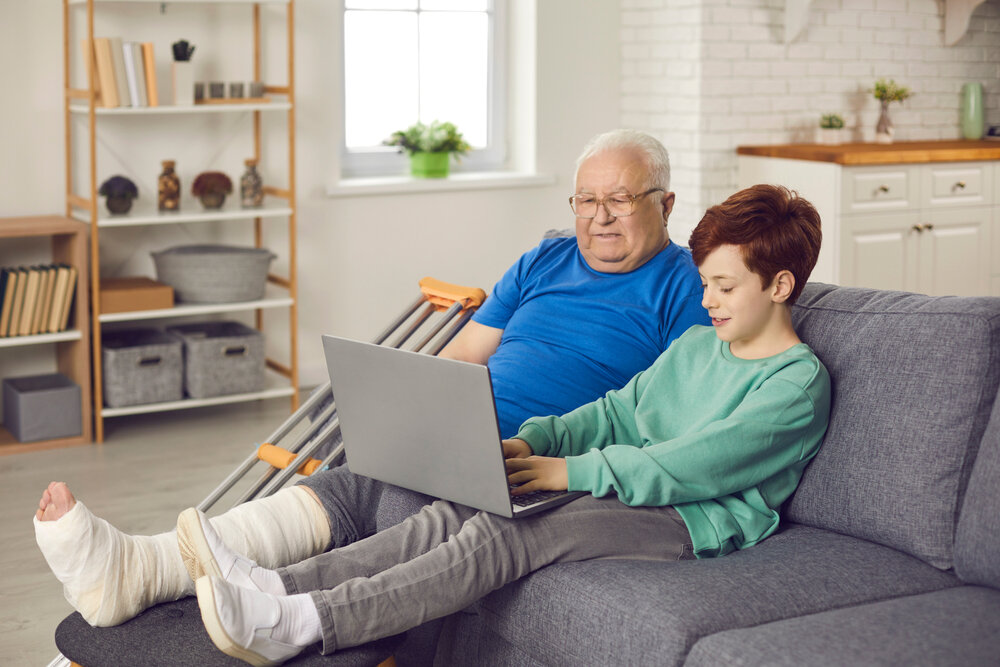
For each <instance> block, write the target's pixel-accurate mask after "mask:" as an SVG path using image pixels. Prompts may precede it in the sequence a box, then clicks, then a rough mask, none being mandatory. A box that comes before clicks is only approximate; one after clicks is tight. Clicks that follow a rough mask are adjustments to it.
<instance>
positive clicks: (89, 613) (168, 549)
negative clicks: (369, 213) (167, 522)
mask: <svg viewBox="0 0 1000 667" xmlns="http://www.w3.org/2000/svg"><path fill="white" fill-rule="evenodd" d="M46 500H48V501H49V502H46ZM67 507H68V509H67ZM34 523H35V540H36V541H37V542H38V546H39V548H40V549H41V550H42V555H43V556H44V557H45V561H46V562H47V563H48V564H49V567H50V568H51V569H52V573H53V574H55V575H56V578H57V579H59V581H61V582H62V584H63V594H64V595H65V596H66V600H67V601H69V603H70V604H71V605H73V608H74V609H76V610H77V611H79V612H80V615H81V616H83V618H84V620H85V621H87V622H88V623H90V624H91V625H94V626H109V625H118V624H119V623H122V622H124V621H127V620H128V619H130V618H132V617H133V616H135V615H136V614H138V613H139V612H141V611H142V610H143V609H146V608H147V607H149V606H151V605H153V604H155V603H157V602H166V601H168V600H177V599H179V598H181V597H184V596H186V595H192V594H193V593H194V586H193V585H192V583H191V579H190V578H189V577H188V576H187V572H185V570H184V565H183V563H182V562H181V559H180V554H178V553H177V546H176V545H177V537H176V535H174V534H173V533H172V532H171V533H164V534H161V535H154V536H152V537H146V536H131V535H126V534H125V533H123V532H121V531H120V530H118V529H117V528H115V527H114V526H112V525H111V524H110V523H108V522H107V521H105V520H104V519H101V518H99V517H96V516H94V515H93V514H91V512H90V510H88V509H87V507H86V506H85V505H84V504H83V503H82V502H79V501H76V500H75V499H74V498H73V495H72V494H71V493H70V492H69V489H68V488H67V487H66V485H65V484H62V483H61V482H54V483H53V484H50V485H49V488H48V489H46V493H45V494H43V496H42V502H41V503H40V504H39V510H38V512H37V513H36V515H35V517H34Z"/></svg>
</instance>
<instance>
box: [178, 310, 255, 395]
mask: <svg viewBox="0 0 1000 667" xmlns="http://www.w3.org/2000/svg"><path fill="white" fill-rule="evenodd" d="M167 331H169V332H170V333H172V334H174V335H176V336H177V337H178V338H179V339H180V340H182V341H183V342H184V389H185V391H186V392H187V395H188V396H190V397H191V398H209V397H211V396H222V395H225V394H243V393H248V392H252V391H260V390H261V389H263V388H264V334H262V333H261V332H259V331H257V330H256V329H251V328H250V327H248V326H245V325H243V324H241V323H239V322H199V323H197V324H181V325H178V326H174V327H168V328H167Z"/></svg>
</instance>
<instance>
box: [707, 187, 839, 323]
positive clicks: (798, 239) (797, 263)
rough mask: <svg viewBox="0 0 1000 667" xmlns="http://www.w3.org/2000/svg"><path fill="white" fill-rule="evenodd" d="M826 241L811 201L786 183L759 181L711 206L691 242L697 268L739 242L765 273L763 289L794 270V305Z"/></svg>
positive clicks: (747, 259)
mask: <svg viewBox="0 0 1000 667" xmlns="http://www.w3.org/2000/svg"><path fill="white" fill-rule="evenodd" d="M822 240H823V234H822V232H821V231H820V220H819V213H817V212H816V209H815V207H813V205H812V204H810V203H809V202H808V201H806V200H805V199H802V198H801V197H799V196H798V194H797V193H795V192H793V191H791V190H789V189H788V188H786V187H783V186H781V185H754V186H751V187H749V188H746V189H745V190H740V191H739V192H737V193H736V194H734V195H732V196H731V197H729V199H727V200H726V201H724V202H722V203H721V204H717V205H715V206H713V207H711V208H710V209H708V210H707V211H706V212H705V215H704V217H702V219H701V222H699V223H698V226H697V227H695V229H694V231H693V232H691V238H690V239H689V241H688V245H689V246H690V247H691V256H692V258H693V259H694V263H695V264H696V265H698V266H701V263H702V262H704V261H705V258H706V257H708V255H709V253H711V252H712V251H713V250H715V249H716V248H718V247H719V246H722V245H735V246H739V247H740V252H741V254H742V255H743V263H744V264H746V267H747V268H748V269H749V270H750V271H752V272H753V273H756V274H757V275H758V276H760V281H761V285H762V286H763V287H767V286H768V285H769V284H770V283H771V281H772V280H774V277H775V276H776V275H778V272H779V271H783V270H787V271H790V272H791V274H792V275H793V276H795V289H793V290H792V294H791V296H789V298H788V301H787V303H788V305H791V304H793V303H795V300H796V299H797V298H798V297H799V294H800V293H801V292H802V288H803V287H805V285H806V280H808V279H809V274H810V273H812V270H813V267H814V266H816V260H817V258H818V257H819V246H820V242H821V241H822Z"/></svg>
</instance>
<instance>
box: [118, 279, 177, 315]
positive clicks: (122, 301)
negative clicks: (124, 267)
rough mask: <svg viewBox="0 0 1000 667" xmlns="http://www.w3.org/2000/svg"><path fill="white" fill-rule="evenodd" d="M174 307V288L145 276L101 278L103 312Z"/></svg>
mask: <svg viewBox="0 0 1000 667" xmlns="http://www.w3.org/2000/svg"><path fill="white" fill-rule="evenodd" d="M173 307H174V288H173V287H171V286H170V285H164V284H163V283H160V282H156V281H155V280H153V279H152V278H147V277H145V276H129V277H124V278H102V279H101V313H102V314H103V313H124V312H129V311H133V310H159V309H161V308H173Z"/></svg>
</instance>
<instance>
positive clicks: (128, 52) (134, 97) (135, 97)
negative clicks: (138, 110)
mask: <svg viewBox="0 0 1000 667" xmlns="http://www.w3.org/2000/svg"><path fill="white" fill-rule="evenodd" d="M122 57H123V58H124V60H125V82H126V83H127V84H128V94H129V99H130V100H131V103H132V106H134V107H145V106H149V105H148V104H147V103H146V73H145V70H144V68H143V66H142V49H141V47H140V46H139V43H138V42H123V43H122Z"/></svg>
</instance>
